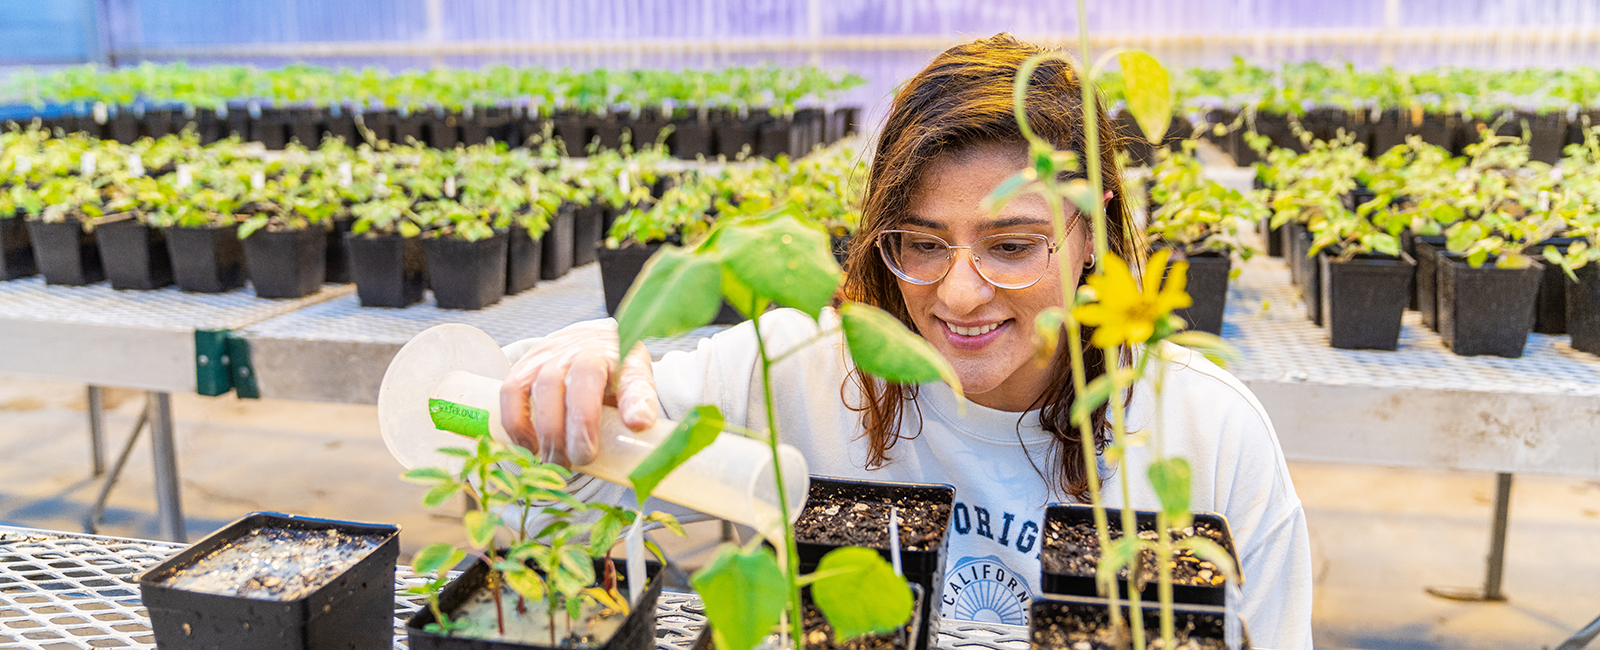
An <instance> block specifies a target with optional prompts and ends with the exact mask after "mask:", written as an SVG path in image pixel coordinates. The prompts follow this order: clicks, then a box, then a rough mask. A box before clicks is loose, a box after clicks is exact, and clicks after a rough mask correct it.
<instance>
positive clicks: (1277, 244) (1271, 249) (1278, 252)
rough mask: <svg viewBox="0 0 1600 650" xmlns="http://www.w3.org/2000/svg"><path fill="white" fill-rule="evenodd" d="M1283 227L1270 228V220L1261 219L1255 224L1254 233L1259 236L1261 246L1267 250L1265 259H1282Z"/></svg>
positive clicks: (1268, 218)
mask: <svg viewBox="0 0 1600 650" xmlns="http://www.w3.org/2000/svg"><path fill="white" fill-rule="evenodd" d="M1282 231H1283V227H1282V226H1279V227H1277V228H1273V227H1272V218H1271V217H1266V218H1263V219H1262V220H1261V221H1260V222H1259V223H1257V224H1256V232H1257V233H1258V234H1260V235H1261V245H1262V247H1263V248H1265V249H1267V257H1283V234H1282Z"/></svg>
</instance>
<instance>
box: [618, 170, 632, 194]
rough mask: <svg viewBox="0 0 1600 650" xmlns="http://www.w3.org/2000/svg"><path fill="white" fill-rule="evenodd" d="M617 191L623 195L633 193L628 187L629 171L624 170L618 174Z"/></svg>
mask: <svg viewBox="0 0 1600 650" xmlns="http://www.w3.org/2000/svg"><path fill="white" fill-rule="evenodd" d="M617 189H619V190H621V191H622V193H623V194H627V193H628V192H631V191H633V190H631V189H629V186H628V170H626V169H624V170H622V171H620V172H617Z"/></svg>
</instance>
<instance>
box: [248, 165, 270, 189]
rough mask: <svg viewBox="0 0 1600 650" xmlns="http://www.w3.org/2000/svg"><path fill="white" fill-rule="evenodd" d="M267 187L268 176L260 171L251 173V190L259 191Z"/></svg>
mask: <svg viewBox="0 0 1600 650" xmlns="http://www.w3.org/2000/svg"><path fill="white" fill-rule="evenodd" d="M266 186H267V174H266V172H263V171H261V170H259V169H257V170H255V171H253V172H250V189H252V190H259V189H261V188H263V187H266Z"/></svg>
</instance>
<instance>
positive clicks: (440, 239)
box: [416, 200, 508, 309]
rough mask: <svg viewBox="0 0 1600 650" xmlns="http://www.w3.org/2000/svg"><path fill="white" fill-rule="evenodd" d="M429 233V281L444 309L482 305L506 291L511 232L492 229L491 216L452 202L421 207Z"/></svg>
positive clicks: (426, 247)
mask: <svg viewBox="0 0 1600 650" xmlns="http://www.w3.org/2000/svg"><path fill="white" fill-rule="evenodd" d="M416 211H417V217H418V220H419V221H420V222H421V223H422V224H424V229H425V230H426V231H427V232H426V234H424V235H423V240H422V250H423V253H424V254H425V255H426V257H427V260H428V285H429V287H430V288H432V289H433V298H434V301H435V302H436V303H437V304H438V305H439V307H440V308H442V309H483V308H484V307H487V306H489V305H492V304H494V303H496V302H499V301H500V299H501V298H503V297H505V293H506V244H507V239H508V238H507V234H506V233H505V232H503V231H500V232H497V231H495V230H494V229H493V228H492V227H490V222H489V219H490V217H489V215H487V214H485V213H484V212H482V211H475V210H472V209H469V208H467V207H466V206H463V205H461V204H460V203H457V202H456V201H453V200H441V201H430V202H427V203H423V204H420V205H419V206H417V208H416Z"/></svg>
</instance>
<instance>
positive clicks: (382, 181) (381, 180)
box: [378, 172, 389, 186]
mask: <svg viewBox="0 0 1600 650" xmlns="http://www.w3.org/2000/svg"><path fill="white" fill-rule="evenodd" d="M378 184H379V185H384V186H387V185H388V184H389V175H388V174H385V173H382V172H379V173H378Z"/></svg>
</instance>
